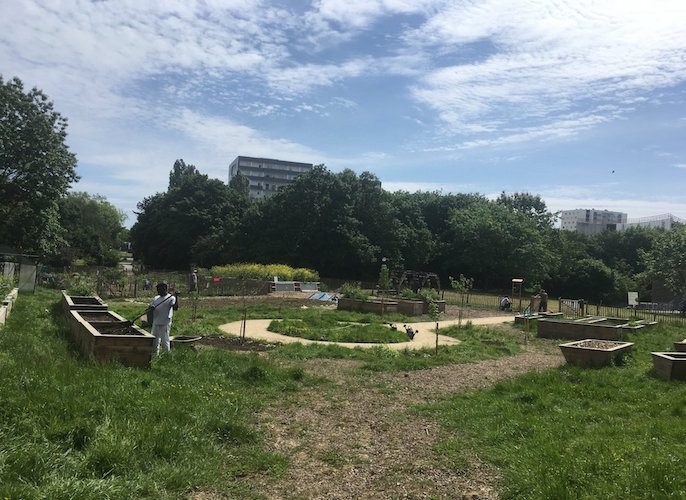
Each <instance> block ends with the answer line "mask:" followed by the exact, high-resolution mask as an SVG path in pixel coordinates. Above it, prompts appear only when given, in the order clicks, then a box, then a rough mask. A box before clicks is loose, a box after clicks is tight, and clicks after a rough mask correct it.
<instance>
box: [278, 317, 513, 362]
mask: <svg viewBox="0 0 686 500" xmlns="http://www.w3.org/2000/svg"><path fill="white" fill-rule="evenodd" d="M439 333H441V334H442V335H448V336H451V337H454V338H457V339H459V340H462V343H461V344H459V345H454V346H446V345H439V349H438V354H436V350H435V349H434V348H430V349H416V350H410V349H402V350H394V349H390V348H388V347H383V346H379V347H373V348H370V349H363V348H361V347H356V348H354V349H348V348H345V347H340V346H336V345H309V346H305V345H303V344H297V343H295V344H286V345H283V346H280V347H277V348H276V349H274V350H273V351H271V352H270V356H271V357H274V358H284V359H289V360H301V361H302V360H307V359H313V358H330V359H354V360H359V361H363V364H362V366H361V368H362V369H363V370H369V371H411V370H425V369H428V368H433V367H435V366H442V365H449V364H457V363H472V362H476V361H481V360H484V359H493V358H498V357H501V356H508V355H513V354H517V353H518V352H519V351H520V346H519V345H518V344H517V342H516V341H515V340H514V339H513V338H512V337H511V336H509V335H508V334H506V333H502V332H500V331H498V330H494V329H489V328H486V327H481V326H472V325H471V323H468V324H467V325H466V326H465V327H463V328H457V326H452V327H449V328H443V329H441V330H440V331H439Z"/></svg>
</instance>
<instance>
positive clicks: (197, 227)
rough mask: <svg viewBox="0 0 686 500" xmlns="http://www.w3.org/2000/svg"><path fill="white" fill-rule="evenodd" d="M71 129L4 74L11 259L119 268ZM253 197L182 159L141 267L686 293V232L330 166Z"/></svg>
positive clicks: (150, 220) (0, 172) (1, 135)
mask: <svg viewBox="0 0 686 500" xmlns="http://www.w3.org/2000/svg"><path fill="white" fill-rule="evenodd" d="M66 128H67V120H66V118H64V117H62V115H60V114H59V113H58V112H56V111H55V110H54V109H53V105H52V103H51V102H50V101H49V100H48V99H47V97H46V96H45V94H43V93H42V92H41V91H40V90H38V89H36V88H34V89H32V90H30V91H28V92H26V91H24V88H23V84H22V82H21V81H20V80H19V79H17V78H14V79H12V80H9V81H7V82H5V81H3V80H2V77H1V76H0V201H1V203H0V247H1V248H0V251H4V252H7V250H6V249H12V250H16V251H19V252H20V253H24V254H32V255H36V256H37V257H39V258H40V259H41V260H42V261H43V262H48V263H54V264H59V265H67V264H69V263H71V262H73V261H74V260H75V259H83V260H85V261H86V262H87V263H92V264H98V265H113V264H115V263H116V260H117V257H118V254H117V252H116V250H117V249H118V247H119V245H120V244H121V242H122V241H123V240H124V239H125V238H126V237H127V236H128V235H127V231H126V230H125V229H124V228H123V226H122V224H123V222H124V215H123V214H122V213H121V212H120V211H118V210H117V209H116V208H115V207H114V206H113V205H111V204H110V203H109V202H108V201H107V200H106V199H105V198H103V197H99V196H91V195H88V194H86V193H78V192H70V191H69V188H70V186H71V184H72V183H73V182H76V181H77V180H78V176H77V174H76V156H75V155H74V154H73V153H72V152H70V151H69V149H68V147H67V146H66V144H65V138H66ZM247 188H248V183H247V179H246V178H245V177H243V176H241V175H238V176H236V177H234V178H233V179H232V181H231V183H230V184H229V185H226V184H225V183H224V182H222V181H219V180H217V179H210V178H209V177H208V176H207V175H204V174H202V173H201V172H199V171H198V169H197V168H196V167H195V166H193V165H190V164H186V163H185V162H184V161H183V160H177V161H176V162H175V164H174V165H173V167H172V170H171V172H170V175H169V185H168V187H167V190H166V191H165V192H162V193H156V194H155V195H153V196H150V197H147V198H145V199H144V200H142V201H141V202H140V203H139V204H138V210H137V220H136V222H135V224H134V225H133V227H132V228H131V231H130V241H131V243H132V245H133V251H134V257H135V258H137V259H139V260H141V261H142V262H143V263H144V264H145V265H147V266H148V267H152V268H156V269H179V270H188V269H189V268H190V267H191V266H202V267H207V268H209V267H211V266H213V265H224V264H231V263H237V262H255V263H260V264H272V263H282V264H288V265H290V266H293V267H304V268H311V269H315V270H317V271H318V272H319V274H320V275H321V276H323V277H331V278H343V279H348V280H370V281H375V280H376V278H377V277H378V275H379V269H380V267H381V263H382V261H384V262H385V263H386V264H387V265H388V267H389V268H390V269H391V270H402V269H412V270H425V271H432V272H436V273H438V274H440V276H441V277H442V279H443V280H444V281H443V282H444V283H448V282H449V277H451V276H452V277H457V276H460V275H463V276H466V277H470V278H473V279H474V286H475V287H476V288H481V289H493V290H500V291H502V290H506V289H507V288H508V287H509V284H510V280H511V279H512V278H524V279H525V283H528V284H529V286H530V287H531V288H535V287H537V286H544V287H545V288H546V289H547V290H548V293H550V294H551V295H553V296H555V295H564V296H571V297H582V298H585V299H588V300H603V301H605V302H606V303H607V302H617V303H619V302H621V301H623V300H625V297H626V291H628V290H638V291H639V293H640V294H641V297H642V298H649V297H650V295H649V293H650V286H651V282H652V280H653V279H655V278H657V279H660V280H661V281H662V282H664V283H665V284H666V285H667V286H668V287H669V288H670V289H671V290H673V291H674V292H675V293H678V294H680V295H682V296H686V261H684V259H683V255H686V229H685V228H684V227H677V228H676V229H674V230H672V231H661V230H654V229H643V228H636V229H631V230H628V231H623V232H611V231H608V232H604V233H602V234H599V235H597V236H586V235H583V234H580V233H574V232H566V231H560V230H558V229H555V228H554V221H555V216H554V214H552V213H551V212H550V211H549V210H548V208H547V207H546V205H545V202H544V201H543V200H542V199H541V198H540V196H538V195H533V194H530V193H515V194H512V195H508V194H505V193H502V194H501V195H500V196H499V197H498V198H497V199H495V200H489V199H488V198H486V197H485V196H483V195H481V194H478V193H469V194H443V193H440V192H416V193H409V192H404V191H398V192H394V193H390V192H387V191H385V190H383V189H382V187H381V182H380V181H379V179H378V178H377V177H376V176H375V175H374V174H372V173H370V172H362V173H361V174H359V175H358V174H356V173H355V172H353V171H352V170H347V169H346V170H344V171H342V172H339V173H334V172H331V171H330V170H328V169H327V168H326V167H325V166H324V165H319V166H316V167H314V168H313V169H312V170H310V171H308V172H306V173H304V174H302V175H301V176H299V177H298V178H297V179H296V180H295V181H294V182H293V183H292V184H289V185H288V186H285V187H284V188H283V189H281V190H280V191H279V192H277V193H276V194H275V195H273V196H272V197H270V198H267V199H264V200H257V201H256V200H251V199H250V198H249V197H248V189H247Z"/></svg>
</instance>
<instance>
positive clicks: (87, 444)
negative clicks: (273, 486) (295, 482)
mask: <svg viewBox="0 0 686 500" xmlns="http://www.w3.org/2000/svg"><path fill="white" fill-rule="evenodd" d="M59 299H60V295H59V292H56V291H52V290H45V289H41V288H38V289H37V290H36V293H35V294H21V295H20V297H19V300H18V301H17V303H16V305H15V308H14V309H13V311H12V312H13V314H12V316H11V317H10V318H9V319H8V323H7V325H6V326H5V327H4V328H3V329H2V332H1V333H0V401H2V404H0V422H2V425H1V426H0V498H141V497H154V498H179V497H183V496H186V495H188V494H190V493H191V492H192V491H196V490H203V489H208V490H209V491H211V492H213V493H216V494H221V495H226V496H254V495H255V492H251V491H250V486H249V484H248V483H247V482H241V481H240V480H239V479H240V478H241V477H242V476H245V475H250V474H260V475H279V474H281V473H282V472H283V471H284V470H285V468H286V467H287V466H288V462H287V460H286V459H285V458H284V457H283V456H281V455H278V454H274V453H271V452H268V451H265V447H264V446H263V442H262V436H261V434H260V433H259V432H258V431H257V430H256V428H255V427H253V425H252V423H251V422H252V420H253V419H254V415H255V413H256V412H259V411H260V408H262V407H264V406H265V405H269V404H271V403H272V402H274V401H276V400H278V399H280V398H281V397H282V396H283V393H284V392H288V391H298V390H299V388H300V387H301V386H302V385H303V384H309V383H313V381H312V380H311V379H310V378H309V377H307V376H304V374H303V371H302V370H298V369H284V368H280V367H278V366H276V365H275V364H274V363H271V362H269V361H267V360H263V359H261V358H260V357H258V356H251V355H245V354H233V353H230V352H225V351H221V350H214V349H206V350H201V351H199V352H193V351H191V350H185V349H180V350H177V351H172V352H171V353H168V354H165V355H163V356H161V357H159V358H156V359H154V361H153V363H152V367H151V368H150V369H149V370H137V369H131V368H125V367H123V366H121V365H119V364H116V363H112V364H106V365H97V364H94V363H91V362H88V361H85V360H83V359H82V358H81V357H80V356H79V355H78V353H75V352H73V350H72V349H71V348H70V344H69V342H68V340H67V339H68V324H67V322H66V319H65V317H64V315H63V312H62V310H61V308H60V306H59Z"/></svg>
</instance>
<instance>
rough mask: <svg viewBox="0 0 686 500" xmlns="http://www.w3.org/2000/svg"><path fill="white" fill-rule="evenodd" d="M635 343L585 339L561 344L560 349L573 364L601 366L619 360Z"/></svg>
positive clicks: (590, 366)
mask: <svg viewBox="0 0 686 500" xmlns="http://www.w3.org/2000/svg"><path fill="white" fill-rule="evenodd" d="M633 345H634V344H633V343H631V342H616V341H609V340H600V339H584V340H578V341H576V342H568V343H566V344H560V350H561V351H562V355H563V356H564V357H565V360H566V361H567V363H569V364H571V365H577V366H581V367H583V368H600V367H602V366H606V365H609V364H611V363H612V362H617V361H619V359H620V358H621V357H622V355H623V354H625V353H627V352H629V351H631V349H632V347H633Z"/></svg>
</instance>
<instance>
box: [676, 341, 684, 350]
mask: <svg viewBox="0 0 686 500" xmlns="http://www.w3.org/2000/svg"><path fill="white" fill-rule="evenodd" d="M674 350H675V351H677V352H686V340H682V341H681V342H674Z"/></svg>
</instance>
